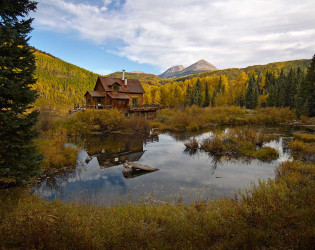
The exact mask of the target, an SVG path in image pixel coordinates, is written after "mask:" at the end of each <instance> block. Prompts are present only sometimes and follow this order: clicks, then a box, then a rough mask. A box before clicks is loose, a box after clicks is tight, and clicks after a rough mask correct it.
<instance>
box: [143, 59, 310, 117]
mask: <svg viewBox="0 0 315 250" xmlns="http://www.w3.org/2000/svg"><path fill="white" fill-rule="evenodd" d="M313 60H314V59H313ZM310 62H311V60H297V61H290V62H279V63H272V64H268V65H257V66H251V67H247V68H244V69H227V70H219V71H213V72H206V73H202V74H195V75H191V76H189V77H185V78H177V79H175V80H173V81H172V82H169V83H167V84H164V85H161V86H152V85H148V84H144V89H145V91H146V93H145V96H144V100H145V102H148V103H150V102H153V103H156V104H159V105H160V106H161V107H162V108H168V107H170V108H172V107H184V106H192V105H196V106H200V107H208V106H232V105H235V106H241V107H246V108H249V109H254V108H257V107H290V108H296V109H297V113H298V114H303V115H312V114H313V112H314V111H312V110H313V109H314V107H313V106H314V84H312V80H311V79H309V80H308V78H309V76H310V74H307V67H308V66H309V65H310Z"/></svg>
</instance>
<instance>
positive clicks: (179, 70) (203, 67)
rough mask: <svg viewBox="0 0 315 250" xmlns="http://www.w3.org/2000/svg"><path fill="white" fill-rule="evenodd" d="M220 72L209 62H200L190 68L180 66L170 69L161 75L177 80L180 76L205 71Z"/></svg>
mask: <svg viewBox="0 0 315 250" xmlns="http://www.w3.org/2000/svg"><path fill="white" fill-rule="evenodd" d="M214 70H218V69H217V68H216V67H215V66H214V65H213V64H211V63H209V62H207V61H206V60H203V59H201V60H199V61H198V62H195V63H194V64H192V65H190V66H188V67H187V68H184V66H183V65H178V66H174V67H171V68H169V69H168V70H166V71H165V72H164V73H162V74H161V75H159V77H161V78H176V77H180V76H187V75H191V74H196V73H200V72H205V71H214Z"/></svg>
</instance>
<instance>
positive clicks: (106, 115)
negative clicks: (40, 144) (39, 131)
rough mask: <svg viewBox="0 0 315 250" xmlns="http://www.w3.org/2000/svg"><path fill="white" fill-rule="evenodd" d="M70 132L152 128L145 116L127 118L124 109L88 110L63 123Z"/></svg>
mask: <svg viewBox="0 0 315 250" xmlns="http://www.w3.org/2000/svg"><path fill="white" fill-rule="evenodd" d="M62 126H63V127H65V128H66V129H67V131H68V133H69V134H72V135H73V134H90V133H93V132H101V133H110V132H114V131H121V132H124V133H134V132H143V133H146V132H148V131H149V129H150V125H149V123H148V121H147V119H145V118H144V117H130V118H126V117H125V116H124V113H123V112H122V111H119V110H116V109H112V110H106V109H105V110H86V111H83V112H82V111H81V112H77V113H76V114H74V115H73V116H71V117H68V119H66V120H64V121H63V124H62Z"/></svg>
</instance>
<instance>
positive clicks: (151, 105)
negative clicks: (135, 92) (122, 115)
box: [129, 103, 159, 111]
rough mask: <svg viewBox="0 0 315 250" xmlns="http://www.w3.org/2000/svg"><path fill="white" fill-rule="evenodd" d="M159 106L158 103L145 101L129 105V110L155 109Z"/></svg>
mask: <svg viewBox="0 0 315 250" xmlns="http://www.w3.org/2000/svg"><path fill="white" fill-rule="evenodd" d="M158 108H159V104H154V103H145V104H142V105H131V106H129V110H130V111H133V110H140V109H142V110H146V109H148V110H149V109H152V110H156V109H158Z"/></svg>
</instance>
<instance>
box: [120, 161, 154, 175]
mask: <svg viewBox="0 0 315 250" xmlns="http://www.w3.org/2000/svg"><path fill="white" fill-rule="evenodd" d="M137 170H143V171H147V172H154V171H156V170H159V169H158V168H153V167H150V166H147V165H143V164H140V163H136V162H129V161H126V162H125V163H124V166H123V171H122V172H123V173H124V174H127V173H133V172H135V171H137Z"/></svg>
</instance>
